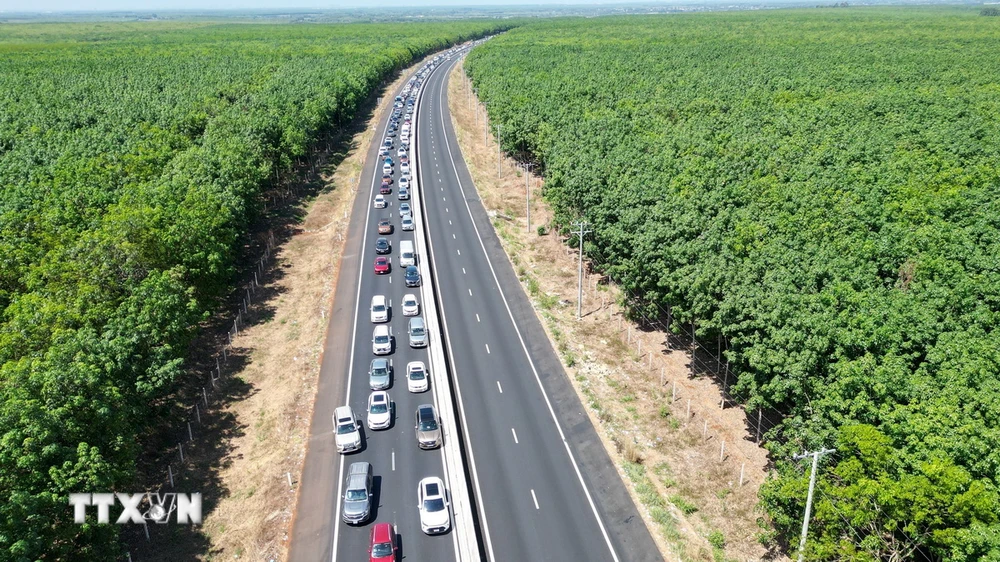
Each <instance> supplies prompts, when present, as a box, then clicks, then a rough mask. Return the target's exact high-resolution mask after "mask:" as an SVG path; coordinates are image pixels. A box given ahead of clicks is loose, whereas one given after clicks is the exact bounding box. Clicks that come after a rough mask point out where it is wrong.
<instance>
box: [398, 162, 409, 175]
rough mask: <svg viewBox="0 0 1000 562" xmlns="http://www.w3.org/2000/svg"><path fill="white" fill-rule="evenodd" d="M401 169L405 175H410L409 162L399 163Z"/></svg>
mask: <svg viewBox="0 0 1000 562" xmlns="http://www.w3.org/2000/svg"><path fill="white" fill-rule="evenodd" d="M399 171H400V172H402V173H403V174H404V175H409V173H410V165H409V164H408V163H406V162H404V163H402V164H400V165H399Z"/></svg>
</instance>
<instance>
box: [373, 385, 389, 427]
mask: <svg viewBox="0 0 1000 562" xmlns="http://www.w3.org/2000/svg"><path fill="white" fill-rule="evenodd" d="M390 423H392V400H389V393H388V392H386V391H384V390H376V391H375V392H373V393H371V395H370V396H368V429H372V430H375V429H389V424H390Z"/></svg>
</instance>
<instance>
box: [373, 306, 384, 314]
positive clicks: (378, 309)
mask: <svg viewBox="0 0 1000 562" xmlns="http://www.w3.org/2000/svg"><path fill="white" fill-rule="evenodd" d="M372 310H374V311H375V312H385V305H384V304H376V305H375V306H374V308H372Z"/></svg>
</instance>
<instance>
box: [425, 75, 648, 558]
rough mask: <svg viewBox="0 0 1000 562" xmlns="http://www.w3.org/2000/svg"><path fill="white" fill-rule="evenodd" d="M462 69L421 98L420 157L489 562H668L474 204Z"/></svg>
mask: <svg viewBox="0 0 1000 562" xmlns="http://www.w3.org/2000/svg"><path fill="white" fill-rule="evenodd" d="M457 62H458V57H453V60H450V61H443V64H444V68H441V69H439V70H437V71H436V72H434V73H433V74H432V75H431V76H430V78H429V79H428V80H427V83H426V84H425V86H424V88H425V92H424V95H423V96H422V98H421V102H420V103H421V107H420V112H419V122H418V128H417V130H418V132H419V133H418V134H419V135H420V136H419V139H418V145H417V148H418V151H419V153H418V158H419V161H420V162H421V168H420V174H421V185H422V186H423V189H422V191H421V197H422V198H423V208H424V213H425V217H426V220H425V227H426V229H427V232H428V234H429V239H430V246H431V259H432V262H433V270H434V272H435V274H436V278H435V282H436V287H435V288H436V290H438V292H439V294H440V295H441V296H442V297H443V298H441V299H439V302H440V303H441V307H442V312H443V319H444V322H443V323H444V327H445V329H446V332H447V334H446V335H447V349H448V351H449V359H450V365H451V368H452V373H453V380H454V382H455V384H456V388H455V391H456V394H457V395H458V396H459V399H460V406H461V410H462V411H463V412H464V420H465V423H464V430H465V431H466V434H467V442H466V447H467V448H468V450H469V451H470V452H471V454H470V455H469V456H470V461H471V462H470V465H471V467H472V469H473V471H472V472H473V482H472V487H473V493H474V494H475V496H476V497H477V498H478V503H479V507H480V520H481V523H482V527H483V528H482V531H483V534H484V542H485V546H486V550H487V555H488V558H489V559H490V560H497V561H508V560H553V561H563V560H565V561H575V560H594V561H610V560H659V559H661V557H660V555H659V552H658V550H657V549H656V546H655V543H654V542H653V540H652V537H651V536H650V535H649V532H648V530H647V529H646V527H645V524H644V523H643V521H642V519H641V517H639V515H638V511H637V509H636V507H635V505H634V504H633V503H632V501H631V498H630V497H629V495H628V492H627V491H626V489H625V487H624V484H623V483H622V481H621V477H620V476H619V475H618V473H617V471H616V470H615V468H614V466H613V465H612V464H611V461H610V459H609V457H608V455H607V453H606V452H605V451H604V449H603V446H602V445H601V442H600V439H599V438H598V436H597V434H596V432H595V430H594V428H593V426H592V424H591V423H590V420H589V418H588V417H587V415H586V413H585V411H584V407H583V405H582V404H581V403H580V401H579V399H578V397H577V396H576V394H575V391H574V390H573V388H572V386H571V385H570V383H569V380H568V378H567V375H566V373H565V371H564V370H563V368H562V366H561V364H560V363H559V359H558V357H557V356H556V353H555V350H553V349H552V346H551V344H550V343H549V340H548V338H547V336H546V335H545V332H544V330H543V328H542V326H541V324H540V323H539V321H538V319H537V317H536V316H535V313H534V311H533V310H532V308H531V304H530V302H529V301H528V299H527V296H526V295H525V293H524V291H523V290H522V289H521V287H520V284H519V282H518V280H517V277H516V274H515V272H514V270H513V268H512V267H511V265H510V262H509V261H508V260H507V258H506V256H505V255H504V253H503V249H502V247H501V246H500V242H499V240H498V239H497V237H496V234H495V233H494V231H493V229H492V226H491V225H490V220H489V217H488V215H487V213H486V210H485V209H484V208H483V206H482V203H481V202H480V200H479V198H478V196H477V194H476V190H475V187H474V186H473V184H472V180H471V176H470V175H469V172H468V169H467V168H466V166H465V162H464V160H463V158H462V154H461V150H460V148H459V147H458V145H457V141H456V137H455V133H454V130H453V128H452V124H451V118H450V114H449V112H448V101H447V78H448V74H449V73H450V72H451V69H452V68H453V67H454V65H455V64H456V63H457ZM432 186H433V188H432Z"/></svg>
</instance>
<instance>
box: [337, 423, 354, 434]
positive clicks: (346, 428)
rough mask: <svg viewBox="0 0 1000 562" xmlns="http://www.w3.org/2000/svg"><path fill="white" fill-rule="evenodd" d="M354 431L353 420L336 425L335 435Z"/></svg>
mask: <svg viewBox="0 0 1000 562" xmlns="http://www.w3.org/2000/svg"><path fill="white" fill-rule="evenodd" d="M348 433H354V422H348V423H342V424H340V425H338V426H337V435H347V434H348Z"/></svg>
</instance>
